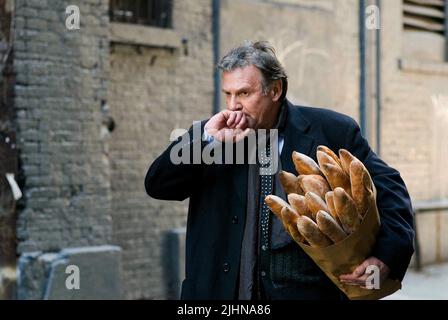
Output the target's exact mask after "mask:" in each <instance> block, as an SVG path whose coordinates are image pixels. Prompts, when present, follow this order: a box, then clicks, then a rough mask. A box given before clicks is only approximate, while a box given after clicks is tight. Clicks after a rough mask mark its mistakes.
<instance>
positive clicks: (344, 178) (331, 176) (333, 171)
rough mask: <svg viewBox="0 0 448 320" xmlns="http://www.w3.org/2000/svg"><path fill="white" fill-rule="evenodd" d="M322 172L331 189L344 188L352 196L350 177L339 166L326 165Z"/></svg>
mask: <svg viewBox="0 0 448 320" xmlns="http://www.w3.org/2000/svg"><path fill="white" fill-rule="evenodd" d="M322 171H323V173H324V174H325V177H326V178H327V181H328V183H329V184H330V187H331V189H333V190H334V189H336V188H338V187H341V188H343V189H344V190H345V191H347V193H348V194H351V193H352V192H351V185H350V177H349V176H348V175H346V174H345V172H344V171H343V170H342V169H341V168H340V167H338V166H335V165H331V164H328V163H326V164H324V165H323V166H322ZM304 191H306V190H304Z"/></svg>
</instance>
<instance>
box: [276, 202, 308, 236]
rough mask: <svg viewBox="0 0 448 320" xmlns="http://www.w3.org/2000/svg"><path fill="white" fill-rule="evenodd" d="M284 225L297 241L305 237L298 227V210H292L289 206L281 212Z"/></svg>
mask: <svg viewBox="0 0 448 320" xmlns="http://www.w3.org/2000/svg"><path fill="white" fill-rule="evenodd" d="M281 216H282V222H283V226H284V227H285V229H286V231H287V232H288V233H289V235H290V236H291V237H292V238H293V239H294V241H295V242H297V243H301V242H303V240H304V237H303V236H302V235H301V234H300V232H299V230H298V229H297V219H298V218H299V215H298V214H297V212H295V211H293V210H291V209H290V208H289V207H284V208H283V209H282V212H281Z"/></svg>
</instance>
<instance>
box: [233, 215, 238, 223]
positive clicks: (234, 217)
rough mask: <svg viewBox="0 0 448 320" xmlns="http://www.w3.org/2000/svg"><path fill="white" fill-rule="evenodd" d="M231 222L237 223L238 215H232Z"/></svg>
mask: <svg viewBox="0 0 448 320" xmlns="http://www.w3.org/2000/svg"><path fill="white" fill-rule="evenodd" d="M232 223H233V224H237V223H238V216H233V217H232Z"/></svg>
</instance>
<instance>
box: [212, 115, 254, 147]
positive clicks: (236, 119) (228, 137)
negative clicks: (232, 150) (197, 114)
mask: <svg viewBox="0 0 448 320" xmlns="http://www.w3.org/2000/svg"><path fill="white" fill-rule="evenodd" d="M253 125H254V120H253V119H251V118H250V117H248V116H246V115H245V114H244V113H243V112H242V111H230V110H223V111H221V112H219V113H217V114H215V115H214V116H213V117H211V118H210V120H208V122H207V123H206V124H205V130H206V131H207V133H208V134H209V135H211V136H213V137H214V138H215V139H217V140H219V141H221V142H229V141H233V142H237V141H240V140H242V139H244V137H246V136H247V135H248V134H249V132H250V129H251V128H253Z"/></svg>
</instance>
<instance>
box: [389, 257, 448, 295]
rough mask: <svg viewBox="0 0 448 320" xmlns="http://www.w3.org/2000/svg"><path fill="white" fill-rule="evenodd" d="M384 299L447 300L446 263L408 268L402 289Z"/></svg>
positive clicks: (447, 279) (447, 271)
mask: <svg viewBox="0 0 448 320" xmlns="http://www.w3.org/2000/svg"><path fill="white" fill-rule="evenodd" d="M384 300H448V263H442V264H435V265H429V266H424V267H423V268H422V269H421V271H416V270H415V269H412V268H411V269H409V270H408V272H407V273H406V275H405V277H404V279H403V282H402V289H401V290H398V291H397V292H395V293H394V294H392V295H390V296H388V297H386V298H384Z"/></svg>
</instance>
